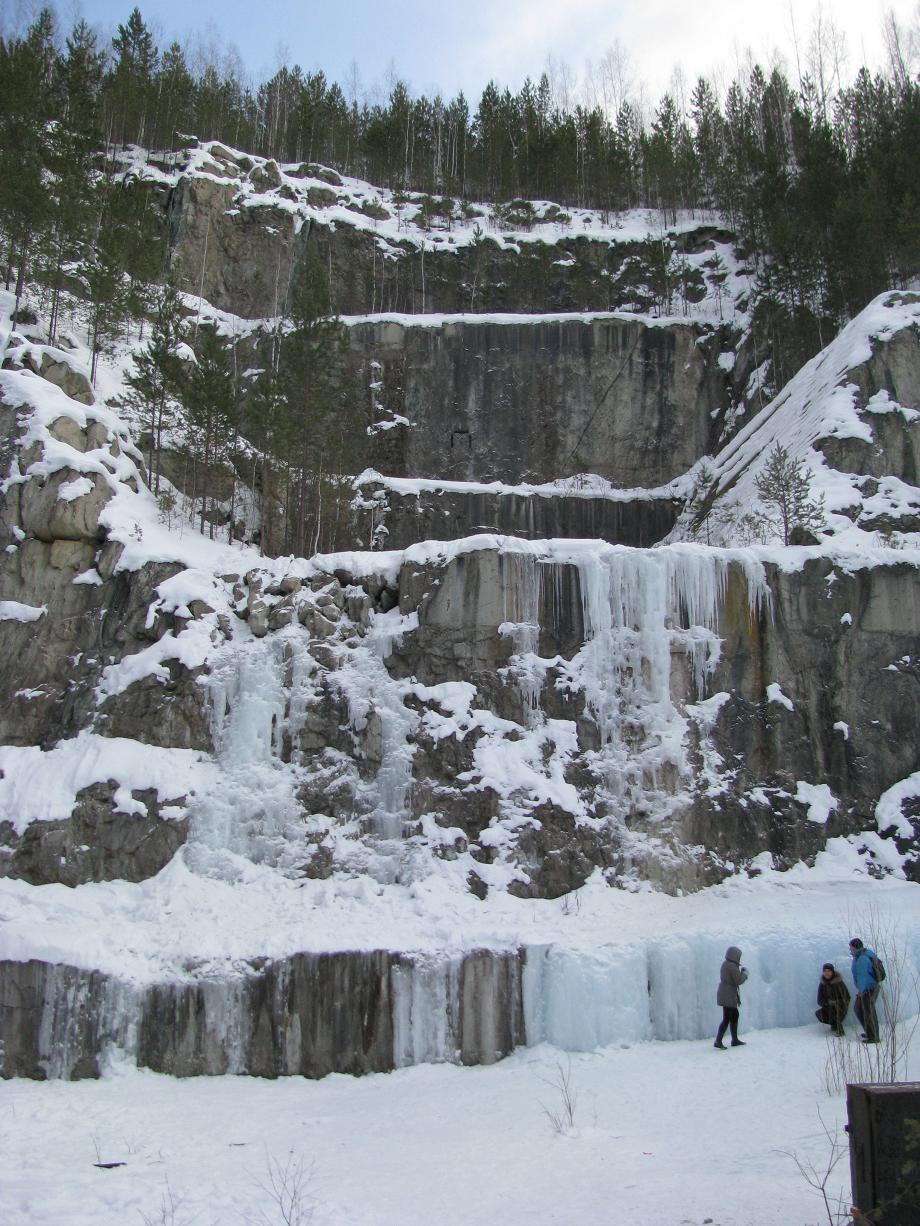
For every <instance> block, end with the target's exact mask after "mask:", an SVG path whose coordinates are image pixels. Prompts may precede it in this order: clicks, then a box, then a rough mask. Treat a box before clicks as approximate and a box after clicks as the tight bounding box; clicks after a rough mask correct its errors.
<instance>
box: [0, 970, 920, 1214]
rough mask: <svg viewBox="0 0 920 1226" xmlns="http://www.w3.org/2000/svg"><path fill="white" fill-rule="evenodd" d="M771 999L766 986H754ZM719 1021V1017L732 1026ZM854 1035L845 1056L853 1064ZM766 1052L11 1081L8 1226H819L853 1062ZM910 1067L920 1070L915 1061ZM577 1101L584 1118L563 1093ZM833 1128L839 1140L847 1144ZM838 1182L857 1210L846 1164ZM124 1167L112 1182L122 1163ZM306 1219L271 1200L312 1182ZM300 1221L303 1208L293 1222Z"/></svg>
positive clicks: (5, 1102)
mask: <svg viewBox="0 0 920 1226" xmlns="http://www.w3.org/2000/svg"><path fill="white" fill-rule="evenodd" d="M753 990H756V989H753ZM714 1015H715V1010H713V1017H714ZM850 1026H851V1037H850V1039H849V1041H847V1040H838V1041H836V1042H837V1044H838V1047H841V1046H842V1047H843V1048H845V1049H846V1050H847V1052H849V1053H851V1054H853V1053H855V1052H856V1051H857V1050H860V1051H861V1050H864V1049H862V1048H858V1045H857V1040H856V1038H855V1032H854V1031H852V1026H853V1023H852V1022H851V1023H850ZM742 1029H743V1037H744V1039H745V1041H746V1043H747V1046H745V1047H743V1048H737V1049H735V1050H732V1049H728V1050H726V1051H724V1052H719V1051H714V1050H713V1048H712V1042H711V1039H709V1038H706V1039H703V1040H699V1041H697V1042H673V1043H660V1042H658V1043H654V1042H651V1043H637V1044H628V1045H623V1046H617V1045H613V1046H610V1047H606V1048H602V1049H599V1050H597V1051H593V1052H589V1053H585V1054H582V1055H576V1056H571V1057H569V1056H566V1055H565V1054H563V1053H560V1052H559V1051H557V1050H556V1049H554V1048H551V1047H548V1046H542V1047H539V1048H533V1049H524V1050H521V1051H519V1052H517V1053H516V1054H515V1055H514V1056H512V1057H511V1058H509V1059H508V1060H506V1061H504V1062H503V1063H501V1064H498V1065H495V1066H492V1067H487V1068H482V1067H480V1068H458V1067H456V1066H453V1065H420V1066H418V1067H415V1068H407V1069H401V1070H399V1071H397V1072H394V1073H388V1074H379V1075H376V1076H371V1077H366V1078H363V1079H361V1080H355V1079H353V1078H349V1077H342V1076H334V1077H328V1078H326V1079H325V1080H324V1081H319V1082H310V1081H304V1080H301V1079H300V1078H297V1079H287V1080H280V1081H275V1082H272V1081H262V1080H255V1079H251V1078H233V1077H217V1078H195V1079H193V1080H189V1081H177V1080H174V1079H171V1078H168V1077H161V1076H158V1075H156V1074H152V1073H142V1072H137V1071H135V1070H130V1071H124V1070H121V1069H118V1068H116V1069H114V1070H113V1071H112V1072H111V1073H110V1075H108V1076H107V1077H105V1078H104V1079H103V1080H101V1081H98V1082H75V1083H74V1082H71V1083H68V1082H45V1083H35V1082H25V1081H14V1082H6V1083H0V1121H2V1122H0V1148H2V1153H3V1161H2V1163H0V1221H3V1222H5V1223H9V1224H10V1226H14V1224H15V1226H19V1224H23V1226H24V1224H25V1223H36V1224H37V1223H41V1224H42V1226H130V1224H131V1223H138V1226H141V1224H142V1223H156V1224H158V1226H237V1224H239V1226H249V1224H252V1223H278V1224H279V1226H280V1224H281V1223H283V1222H284V1221H287V1222H289V1223H291V1224H292V1226H293V1224H295V1223H299V1224H301V1226H304V1224H305V1223H307V1222H311V1223H312V1224H313V1226H432V1224H433V1223H438V1224H439V1226H466V1224H467V1223H470V1222H479V1223H490V1224H496V1226H497V1224H499V1223H500V1224H501V1226H517V1224H520V1226H525V1224H530V1223H533V1224H536V1223H539V1224H540V1226H547V1224H548V1223H556V1224H558V1226H609V1224H610V1223H611V1222H636V1223H648V1224H649V1226H651V1224H652V1223H654V1224H655V1226H703V1224H704V1223H707V1224H711V1226H793V1224H794V1226H810V1224H817V1223H820V1222H824V1221H826V1220H827V1217H826V1213H825V1209H824V1205H823V1202H822V1200H821V1197H820V1195H819V1194H818V1193H817V1192H816V1191H815V1189H813V1188H812V1187H810V1186H809V1184H808V1182H807V1180H806V1179H805V1178H804V1177H803V1175H802V1173H801V1172H800V1170H799V1168H798V1166H797V1163H796V1159H798V1161H799V1162H800V1163H802V1164H803V1165H804V1166H805V1167H806V1168H807V1167H809V1166H813V1167H814V1168H816V1169H817V1170H818V1171H819V1172H820V1174H821V1175H823V1174H824V1172H825V1170H826V1167H827V1164H828V1161H829V1159H830V1157H831V1156H832V1154H833V1140H834V1139H836V1141H837V1142H838V1144H839V1145H841V1146H843V1147H845V1145H846V1139H845V1134H844V1133H843V1124H844V1123H845V1122H846V1107H845V1102H844V1097H843V1094H842V1093H841V1092H839V1091H837V1090H835V1091H834V1092H829V1090H828V1087H827V1080H828V1077H827V1072H828V1067H829V1065H831V1066H832V1065H833V1064H834V1060H833V1059H832V1055H833V1052H834V1048H832V1047H831V1046H830V1042H829V1040H828V1039H827V1038H825V1036H824V1033H823V1032H824V1029H825V1028H824V1027H819V1026H818V1024H817V1023H813V1024H812V1025H810V1026H803V1027H801V1028H799V1029H795V1030H772V1031H748V1030H744V1027H743V1026H742ZM909 1072H910V1074H911V1075H913V1076H917V1075H920V1061H917V1060H916V1058H915V1059H914V1062H913V1064H912V1065H911V1066H910V1069H909ZM562 1076H564V1077H565V1078H566V1079H567V1081H568V1084H569V1086H570V1089H571V1092H572V1096H573V1097H574V1100H575V1101H574V1111H573V1124H572V1126H569V1125H568V1123H567V1120H563V1121H562V1127H561V1130H559V1131H557V1129H556V1128H555V1127H554V1125H553V1123H552V1121H551V1120H550V1118H549V1117H550V1115H557V1116H558V1115H560V1113H561V1114H562V1115H563V1116H565V1110H564V1101H563V1093H562V1090H561V1088H560V1087H561V1077H562ZM828 1133H829V1134H830V1139H829V1136H828ZM839 1152H841V1154H842V1156H841V1159H840V1161H839V1162H838V1164H837V1165H836V1167H835V1168H834V1169H833V1171H832V1172H831V1175H830V1177H829V1179H828V1181H827V1191H828V1195H829V1198H830V1201H831V1204H832V1206H833V1207H834V1208H835V1209H836V1208H837V1207H838V1206H839V1205H840V1204H842V1205H843V1206H844V1207H846V1206H848V1205H849V1203H850V1180H849V1162H848V1156H847V1153H846V1151H845V1148H843V1149H841V1150H840V1151H839ZM108 1163H123V1164H124V1165H120V1166H113V1167H107V1166H106V1165H104V1164H108ZM300 1174H302V1180H301V1181H300V1187H301V1190H302V1196H301V1197H300V1198H299V1203H300V1207H301V1208H302V1210H303V1213H302V1216H300V1217H297V1216H294V1215H293V1214H291V1216H289V1217H288V1218H286V1219H285V1218H284V1217H282V1215H281V1207H280V1205H279V1203H278V1200H277V1198H276V1197H275V1196H274V1195H273V1194H272V1191H271V1186H272V1180H273V1179H274V1181H275V1183H276V1185H278V1184H280V1183H282V1182H284V1180H285V1178H287V1180H288V1182H289V1183H291V1184H297V1183H298V1176H299V1175H300ZM288 1207H289V1209H290V1206H288Z"/></svg>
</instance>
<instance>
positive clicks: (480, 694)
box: [389, 550, 920, 897]
mask: <svg viewBox="0 0 920 1226" xmlns="http://www.w3.org/2000/svg"><path fill="white" fill-rule="evenodd" d="M701 564H702V563H701ZM653 578H654V576H653V575H652V573H651V572H650V573H649V579H648V582H652V580H653ZM584 581H585V576H584V575H583V574H582V573H581V571H580V570H579V569H578V568H577V567H576V566H573V565H568V566H561V565H559V566H557V565H556V564H554V563H549V562H546V561H544V562H542V563H537V564H535V563H534V561H533V559H532V558H530V557H528V555H526V554H505V555H502V554H500V553H498V552H496V551H490V550H483V551H477V552H471V553H468V554H464V555H460V556H458V557H456V558H454V559H453V560H452V561H451V562H450V563H448V564H446V565H445V566H443V567H441V568H438V567H432V568H431V569H429V570H427V571H426V570H420V569H418V568H413V567H408V566H407V567H406V568H404V572H403V576H402V578H401V582H400V594H401V600H402V602H403V603H402V605H401V607H402V608H403V609H404V611H408V610H409V609H417V610H418V614H419V625H418V629H417V631H415V632H414V633H413V634H411V635H406V636H404V638H403V640H402V643H401V645H400V646H399V647H398V648H397V649H396V650H395V651H394V655H393V657H392V658H391V660H390V661H389V667H390V668H391V670H393V671H394V672H396V673H397V675H407V676H412V677H415V678H417V679H418V680H419V681H421V682H422V684H423V685H428V686H437V685H440V684H442V683H445V682H459V681H463V682H467V683H472V685H473V686H474V687H475V690H476V696H475V699H474V700H473V710H474V711H475V710H476V709H481V710H483V711H488V712H490V713H492V714H493V715H496V716H498V717H499V718H500V719H502V720H507V721H509V722H510V723H511V725H513V726H512V727H511V728H509V730H508V731H507V732H506V733H505V736H506V738H507V743H508V748H509V751H511V750H512V749H513V745H514V742H515V741H516V740H517V739H519V738H520V736H522V735H523V734H524V731H525V729H526V728H527V727H528V719H529V717H528V701H529V700H528V698H527V693H526V688H527V684H530V682H526V683H525V685H524V687H523V688H522V684H521V673H520V672H519V670H516V665H515V661H516V658H517V657H516V652H517V651H518V650H519V649H520V644H519V643H516V642H515V637H514V634H513V633H509V630H508V626H509V624H513V623H522V624H527V623H533V630H532V632H530V633H531V637H530V640H529V641H530V642H531V643H532V644H533V646H532V648H531V650H535V651H536V653H537V655H538V656H539V657H540V658H541V659H542V660H543V662H544V666H545V667H543V669H542V672H541V673H540V677H541V680H539V681H538V682H537V686H538V694H537V696H536V699H535V700H534V701H535V702H536V704H537V707H538V709H539V710H540V711H542V712H543V713H544V714H545V716H547V717H549V718H550V719H560V720H566V721H570V723H571V726H574V729H575V732H576V735H577V746H578V748H577V752H575V753H569V755H568V757H567V759H566V766H565V779H566V781H567V782H568V783H570V784H572V785H573V787H575V788H577V790H578V794H579V796H580V798H581V800H582V802H584V803H585V804H586V805H587V806H588V807H589V817H588V818H587V819H586V818H585V817H584V815H582V816H581V817H576V816H575V815H574V814H573V813H572V812H568V811H566V810H565V808H560V807H559V806H557V805H553V804H546V803H543V802H540V801H539V799H538V798H535V799H533V800H532V801H530V802H526V801H525V800H523V799H522V798H521V797H520V796H518V797H513V798H509V799H503V798H501V797H499V796H497V795H496V794H495V792H494V791H493V790H492V789H491V787H490V786H488V785H487V784H485V785H480V786H479V787H477V785H476V784H475V782H472V783H471V782H470V780H475V778H476V770H475V753H476V746H477V744H478V741H479V738H480V737H481V735H482V733H481V731H480V730H479V729H477V727H476V726H475V720H474V721H473V726H471V728H470V730H469V731H467V732H466V733H465V735H464V736H463V738H462V739H459V738H458V739H456V740H454V741H452V742H451V743H450V744H449V745H445V743H444V741H443V740H438V739H434V740H429V738H428V736H427V734H426V731H425V725H424V723H423V724H422V727H421V729H420V731H419V732H418V734H417V735H416V738H415V740H416V745H417V749H416V757H415V762H414V773H415V778H416V784H415V787H414V789H413V797H412V803H413V809H414V810H415V811H416V812H417V813H418V814H419V816H420V815H421V814H422V813H425V812H427V813H432V812H434V813H436V815H437V818H436V820H437V822H438V824H439V825H441V826H443V827H444V828H445V830H447V831H453V832H454V833H456V832H457V831H461V832H462V834H463V836H464V837H465V839H466V840H467V844H466V846H467V848H468V850H469V851H470V852H471V854H472V855H473V857H474V859H477V860H480V861H482V862H483V863H486V864H488V863H491V862H492V860H493V858H494V853H493V851H492V850H491V844H490V843H488V842H484V843H482V844H481V843H480V838H481V836H482V834H483V832H484V831H485V830H487V829H488V828H490V827H493V826H494V825H495V824H496V823H501V821H502V820H503V817H505V816H506V815H507V813H508V812H514V813H517V814H518V817H521V816H522V815H523V814H524V813H526V814H527V816H528V818H529V822H528V823H520V822H519V823H518V827H517V832H516V834H515V835H514V839H513V847H514V850H513V851H512V852H511V853H510V854H511V860H512V861H513V862H514V863H516V864H517V865H518V866H519V867H520V868H521V869H522V870H523V874H522V877H521V878H520V880H518V881H516V882H514V883H512V885H511V886H510V887H509V888H510V889H511V890H512V892H514V893H518V894H523V895H525V896H539V897H554V896H557V895H559V894H563V893H566V892H567V891H569V890H571V889H574V888H576V887H577V886H579V885H581V884H582V883H583V882H584V881H585V880H586V879H587V877H588V876H589V875H590V873H591V872H592V871H593V870H594V868H596V867H600V868H601V869H603V870H604V871H605V872H609V873H611V874H612V877H613V878H615V879H619V878H620V877H622V876H624V875H625V876H633V875H637V876H638V877H640V878H644V879H648V880H652V881H655V882H656V883H657V884H658V885H659V886H660V887H662V888H665V889H668V890H671V889H676V888H680V889H698V888H700V886H702V885H705V884H707V883H711V882H714V881H718V880H721V879H722V878H724V877H725V876H726V875H729V874H730V873H733V872H737V871H740V870H742V869H743V868H744V867H745V866H746V865H749V864H750V863H751V861H753V860H754V859H755V858H756V857H757V856H758V855H760V854H761V853H763V852H765V851H767V852H770V853H771V855H772V856H773V858H774V863H775V864H776V866H777V867H787V866H790V865H792V864H793V863H795V862H797V861H798V860H801V859H805V860H809V859H811V858H813V856H814V855H815V854H816V853H817V852H818V851H819V850H820V849H821V848H823V847H824V845H825V843H826V841H827V839H828V838H830V837H834V836H837V835H842V834H852V833H858V832H860V831H863V830H867V829H868V830H871V829H873V828H874V825H875V806H876V804H877V803H878V800H879V798H880V796H881V795H882V794H883V793H884V792H885V791H886V790H887V789H888V788H890V787H891V786H893V784H895V783H896V782H898V781H899V780H901V779H903V778H905V777H907V776H909V775H911V774H912V773H914V772H915V771H917V770H918V769H920V749H918V747H917V744H916V738H915V737H913V736H912V734H911V731H910V730H911V729H912V728H913V727H915V726H916V721H917V720H918V719H920V687H918V685H917V672H918V667H920V665H918V656H917V637H916V631H915V626H916V620H917V618H916V614H917V611H918V602H920V577H918V573H917V570H916V568H915V567H913V566H910V565H893V566H875V567H872V568H866V569H864V570H859V571H854V572H852V573H845V572H843V571H842V570H838V571H835V570H833V568H832V566H831V564H830V563H829V562H828V561H827V560H826V559H816V560H814V561H813V562H809V563H807V564H806V565H805V566H804V567H803V569H801V570H798V571H792V572H786V571H780V570H779V569H777V568H771V569H770V570H769V572H768V574H767V587H766V589H765V593H764V598H763V603H762V605H761V607H760V609H759V611H757V610H756V609H755V610H752V607H751V604H750V594H749V589H748V585H747V581H746V579H745V577H744V575H743V573H742V572H741V570H740V569H737V568H735V567H734V566H730V567H729V569H728V572H727V580H726V584H725V590H724V594H723V595H722V596H721V597H720V599H719V602H718V605H717V607H716V608H715V609H714V614H713V615H714V617H715V624H714V631H715V632H716V633H717V634H718V636H719V637H720V638H721V640H722V645H721V651H720V657H719V660H718V663H717V665H716V666H715V668H714V670H713V671H712V672H711V673H710V675H709V676H708V678H707V679H706V681H705V686H704V688H703V689H702V690H701V689H700V688H699V683H698V681H696V680H695V679H694V676H693V669H692V667H691V665H690V660H689V658H688V657H687V656H686V655H685V654H684V653H685V648H683V647H681V645H680V638H679V634H680V631H679V627H680V626H681V625H682V624H685V623H684V622H683V620H682V619H683V617H684V616H685V615H684V614H682V613H681V611H680V609H674V610H673V611H672V612H671V613H670V614H667V613H666V612H665V611H662V613H661V621H660V629H659V630H658V631H657V632H656V631H654V630H652V631H651V633H653V634H654V633H657V634H659V635H660V636H662V638H661V641H662V643H663V644H664V645H665V649H666V650H667V651H669V652H670V658H671V665H670V669H671V676H670V686H669V688H670V697H669V698H666V699H665V700H664V701H665V702H669V703H671V704H673V712H674V716H675V718H676V719H679V720H680V721H681V724H683V723H684V722H685V723H686V730H685V732H684V733H683V734H682V735H683V736H684V738H685V752H686V758H685V760H684V763H683V765H682V766H681V765H680V759H679V757H678V759H675V761H674V762H673V763H672V764H671V765H668V764H667V763H662V764H661V765H660V766H659V768H658V769H659V771H660V777H659V778H658V780H657V782H647V781H644V780H640V779H638V778H637V779H636V780H635V781H634V783H633V785H631V786H632V787H633V790H632V791H631V792H630V791H627V792H626V793H625V794H624V795H623V796H621V797H620V799H619V800H615V799H614V798H613V797H612V795H611V794H610V793H609V790H608V788H607V786H606V785H605V783H604V779H603V770H604V769H605V768H604V766H603V761H604V758H603V755H602V756H601V757H600V758H598V756H597V751H598V749H599V747H600V746H601V745H602V743H603V742H604V739H605V737H608V738H609V735H610V733H609V731H608V732H605V731H604V727H603V722H602V717H601V714H600V713H599V709H598V707H597V703H598V696H597V694H594V696H593V697H591V696H589V694H588V693H587V691H584V690H581V689H580V688H579V684H577V683H576V682H575V680H574V679H575V677H576V676H581V677H582V683H583V682H584V680H585V675H584V673H581V674H573V673H572V672H571V670H570V669H568V670H567V665H566V661H569V662H571V661H572V660H573V659H574V658H576V657H577V656H578V653H580V652H582V650H583V648H584V644H585V641H586V637H587V634H588V631H587V627H586V623H585V608H586V593H585V590H584V588H583V584H584ZM669 622H672V624H673V626H674V627H676V628H677V629H676V630H668V629H667V625H668V623H669ZM675 634H677V635H678V637H677V638H675V637H674V635H675ZM669 642H670V645H669V646H668V643H669ZM612 649H613V650H619V648H617V647H616V646H614V647H613V648H612ZM652 653H653V654H654V649H652ZM644 659H645V661H646V662H644V663H643V664H642V666H641V667H642V669H643V670H645V669H646V668H648V667H652V665H651V657H644ZM637 660H638V658H637ZM631 667H632V666H631ZM636 667H638V662H637V664H636ZM533 675H534V674H533V670H532V665H531V676H533ZM563 676H564V677H565V683H564V685H562V686H561V687H560V686H559V684H558V683H559V681H560V678H561V677H563ZM866 678H874V681H873V682H872V683H871V684H868V685H867V684H866ZM774 685H775V686H778V687H779V693H778V694H777V692H776V691H770V688H769V687H771V686H774ZM709 695H722V698H720V699H719V705H717V707H716V708H715V709H714V710H712V712H711V714H710V715H708V716H707V715H706V714H705V708H704V707H697V705H696V704H698V703H699V702H700V701H701V700H704V699H706V698H707V697H708V696H709ZM659 701H660V700H659ZM790 707H791V708H792V709H789V708H790ZM618 718H622V720H623V721H624V723H623V727H624V729H627V731H626V732H624V733H623V734H622V735H624V736H626V737H627V738H628V739H627V740H625V741H624V743H623V747H624V750H626V751H627V752H628V753H630V754H642V753H643V752H645V750H644V746H645V745H646V744H647V738H648V737H649V736H652V737H653V736H654V734H653V733H651V732H650V731H649V730H645V731H644V730H643V726H642V719H643V715H642V711H641V709H640V708H636V709H635V710H634V711H633V710H632V709H631V708H630V709H627V708H623V713H622V716H618ZM630 721H634V723H633V724H632V725H631V724H630ZM617 735H620V734H619V733H618V734H617ZM605 752H606V753H607V754H608V756H609V755H610V754H611V753H613V754H614V755H615V754H616V752H619V751H618V750H617V747H616V744H614V746H613V747H612V749H610V750H608V751H605ZM619 769H620V770H623V769H624V768H622V767H621V768H619ZM599 772H600V773H599ZM628 775H629V772H628V768H627V769H626V771H625V775H624V777H627V778H628ZM458 778H459V779H462V780H463V781H464V782H462V783H461V784H458V783H457V780H458ZM824 787H826V788H827V789H828V790H827V793H826V796H825V794H824V793H823V792H820V794H819V795H818V796H817V800H818V801H819V802H820V801H821V799H822V797H824V799H825V801H826V804H824V805H823V806H822V803H818V804H817V805H815V803H814V802H815V799H816V794H815V791H814V789H819V791H820V789H823V788H824ZM668 797H670V799H668ZM456 850H457V848H456V846H455V845H451V846H450V847H449V848H447V849H446V850H445V852H444V854H447V855H454V854H456Z"/></svg>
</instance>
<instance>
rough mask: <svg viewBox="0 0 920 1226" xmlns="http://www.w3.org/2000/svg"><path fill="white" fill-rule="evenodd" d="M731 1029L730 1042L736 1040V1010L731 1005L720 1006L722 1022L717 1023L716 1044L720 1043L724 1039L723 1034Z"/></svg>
mask: <svg viewBox="0 0 920 1226" xmlns="http://www.w3.org/2000/svg"><path fill="white" fill-rule="evenodd" d="M729 1028H731V1032H732V1042H736V1041H737V1039H738V1010H737V1009H735V1008H733V1007H732V1006H731V1005H723V1006H722V1021H721V1022H720V1023H719V1033H718V1034H717V1035H716V1042H717V1043H721V1042H722V1040H723V1039H724V1038H725V1032H726V1030H728V1029H729Z"/></svg>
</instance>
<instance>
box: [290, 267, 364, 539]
mask: <svg viewBox="0 0 920 1226" xmlns="http://www.w3.org/2000/svg"><path fill="white" fill-rule="evenodd" d="M347 343H348V342H347V337H346V333H345V329H344V327H343V326H342V324H341V322H340V321H339V320H338V319H337V318H335V317H334V316H333V315H332V313H331V305H330V301H329V284H328V280H327V277H326V274H325V270H324V268H323V265H322V263H321V261H320V260H319V258H318V257H317V256H316V255H315V253H313V252H310V253H309V254H308V255H307V256H306V258H305V259H304V261H303V263H302V265H301V267H300V269H299V270H298V273H297V276H296V278H295V281H294V285H293V287H292V293H291V304H290V324H289V330H288V331H287V333H286V335H285V337H284V346H283V353H282V362H281V366H280V378H279V382H280V386H281V389H282V393H283V397H284V400H283V410H282V413H281V417H280V421H279V422H278V427H277V430H276V439H275V443H276V447H279V445H280V447H279V450H280V454H279V457H278V458H279V459H281V460H282V462H283V464H284V466H285V468H286V470H287V473H288V483H287V491H286V502H287V508H286V525H287V527H286V540H285V546H286V548H291V549H293V550H295V551H296V552H298V553H301V554H304V553H312V552H315V550H316V548H317V544H318V541H319V538H320V536H321V533H322V530H323V521H324V515H325V512H326V510H327V505H326V504H327V501H328V494H329V492H330V484H329V483H330V481H331V480H333V479H334V477H335V476H336V475H337V474H338V473H339V472H341V470H342V466H343V459H344V449H345V442H346V438H347V434H348V416H347V411H343V410H347V385H346V383H345V381H344V377H343V360H344V355H345V350H346V348H347ZM343 401H345V403H343ZM352 441H353V440H352Z"/></svg>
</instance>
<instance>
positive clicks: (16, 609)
mask: <svg viewBox="0 0 920 1226" xmlns="http://www.w3.org/2000/svg"><path fill="white" fill-rule="evenodd" d="M47 612H48V607H47V605H31V604H23V603H22V601H20V600H0V621H11V622H37V621H38V619H39V618H40V617H44V616H45V614H46V613H47Z"/></svg>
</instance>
